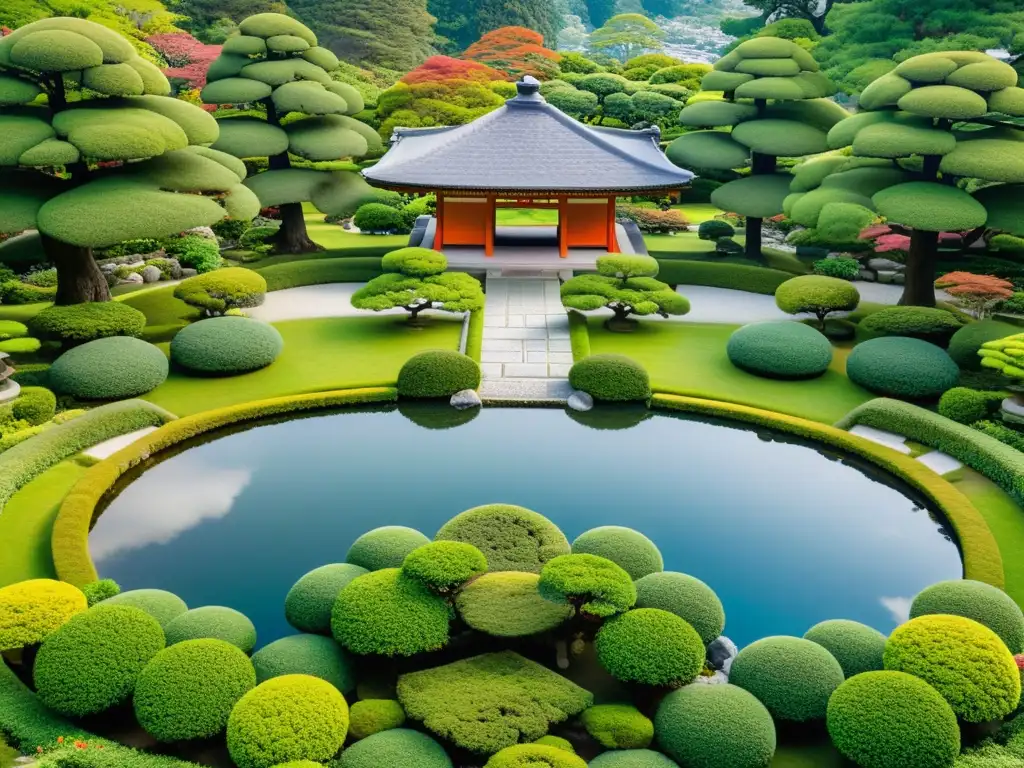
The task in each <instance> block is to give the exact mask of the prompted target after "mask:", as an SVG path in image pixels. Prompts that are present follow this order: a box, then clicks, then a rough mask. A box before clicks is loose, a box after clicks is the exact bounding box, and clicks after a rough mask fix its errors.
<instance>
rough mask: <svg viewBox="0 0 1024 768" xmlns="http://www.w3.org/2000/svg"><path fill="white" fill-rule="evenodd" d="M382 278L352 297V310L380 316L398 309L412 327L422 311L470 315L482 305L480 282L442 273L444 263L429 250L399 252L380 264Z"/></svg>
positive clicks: (459, 273)
mask: <svg viewBox="0 0 1024 768" xmlns="http://www.w3.org/2000/svg"><path fill="white" fill-rule="evenodd" d="M381 266H382V267H383V269H384V274H383V275H380V276H379V277H375V278H373V279H372V280H371V281H370V282H368V283H367V284H366V285H364V286H363V287H362V288H360V289H359V290H358V291H356V292H355V293H353V294H352V306H353V307H355V308H356V309H370V310H373V311H374V312H380V311H382V310H385V309H395V308H396V307H401V308H402V309H404V310H405V311H406V312H408V313H409V322H410V323H416V321H417V318H418V317H419V314H420V312H422V311H423V310H425V309H440V310H441V311H443V312H474V311H476V310H478V309H481V308H482V307H483V305H484V293H483V290H482V289H481V287H480V281H479V280H477V279H476V278H475V277H471V276H470V275H467V274H466V273H465V272H445V270H446V269H447V268H448V259H446V258H445V256H444V254H443V253H441V252H440V251H432V250H430V249H429V248H400V249H399V250H397V251H392V252H391V253H389V254H387V255H386V256H384V258H383V259H382V260H381Z"/></svg>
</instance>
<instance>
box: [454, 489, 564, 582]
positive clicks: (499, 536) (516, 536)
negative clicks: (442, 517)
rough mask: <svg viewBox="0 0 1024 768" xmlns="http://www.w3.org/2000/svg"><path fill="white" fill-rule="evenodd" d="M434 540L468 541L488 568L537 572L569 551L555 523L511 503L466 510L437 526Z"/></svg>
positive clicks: (492, 569)
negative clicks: (553, 559) (478, 552)
mask: <svg viewBox="0 0 1024 768" xmlns="http://www.w3.org/2000/svg"><path fill="white" fill-rule="evenodd" d="M434 540H435V541H464V542H466V543H467V544H472V545H473V546H475V547H476V548H477V549H479V550H480V551H481V552H483V553H484V557H486V558H487V568H488V570H490V571H527V572H530V573H540V570H541V568H543V567H544V564H545V563H546V562H548V561H549V560H551V559H552V558H554V557H558V556H559V555H566V554H569V541H568V540H567V539H566V538H565V534H563V533H562V532H561V531H560V530H559V529H558V526H556V525H555V524H554V523H552V522H551V521H550V520H548V519H547V518H546V517H544V515H541V514H539V513H537V512H533V511H532V510H529V509H526V508H525V507H517V506H514V505H512V504H485V505H483V506H480V507H474V508H473V509H467V510H466V511H465V512H462V513H460V514H458V515H456V516H455V517H453V518H452V519H451V520H449V521H448V522H447V523H445V524H444V525H443V526H441V529H440V530H439V531H438V532H437V535H436V536H434Z"/></svg>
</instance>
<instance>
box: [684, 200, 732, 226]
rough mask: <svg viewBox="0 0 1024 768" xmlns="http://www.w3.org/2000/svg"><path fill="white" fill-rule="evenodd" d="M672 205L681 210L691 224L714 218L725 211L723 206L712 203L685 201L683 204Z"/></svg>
mask: <svg viewBox="0 0 1024 768" xmlns="http://www.w3.org/2000/svg"><path fill="white" fill-rule="evenodd" d="M672 207H673V208H674V209H675V210H677V211H681V212H682V214H683V216H685V217H686V220H687V221H689V222H690V223H691V224H700V223H701V222H702V221H707V220H708V219H713V218H715V216H718V215H719V214H720V213H723V211H722V209H721V208H719V207H718V206H715V205H712V204H711V203H683V204H682V205H673V206H672Z"/></svg>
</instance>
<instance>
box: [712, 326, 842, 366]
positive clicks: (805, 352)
mask: <svg viewBox="0 0 1024 768" xmlns="http://www.w3.org/2000/svg"><path fill="white" fill-rule="evenodd" d="M726 354H727V355H728V356H729V362H731V363H732V364H733V365H735V366H736V367H737V368H740V369H742V370H744V371H747V372H748V373H753V374H755V375H757V376H765V377H769V378H777V379H806V378H810V377H812V376H821V374H823V373H824V372H825V371H827V370H828V367H829V365H830V364H831V362H832V345H831V344H829V341H828V339H827V338H825V336H824V335H822V334H821V333H819V332H818V331H816V330H815V329H814V328H811V327H810V326H808V325H804V324H803V323H794V322H792V321H790V320H771V321H768V322H764V323H752V324H751V325H745V326H743V327H742V328H737V329H736V330H735V331H733V333H732V335H731V336H729V343H728V344H727V345H726Z"/></svg>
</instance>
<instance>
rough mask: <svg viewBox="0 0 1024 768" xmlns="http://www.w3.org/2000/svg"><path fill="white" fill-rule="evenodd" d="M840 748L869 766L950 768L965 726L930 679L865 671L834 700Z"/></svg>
mask: <svg viewBox="0 0 1024 768" xmlns="http://www.w3.org/2000/svg"><path fill="white" fill-rule="evenodd" d="M827 722H828V733H829V736H831V737H832V743H833V744H834V745H835V747H836V749H838V750H839V751H840V752H842V753H843V755H845V756H846V757H848V758H849V759H850V760H853V761H854V762H855V763H856V764H857V765H859V766H863V768H904V766H910V765H912V766H914V767H915V768H949V766H951V765H953V762H954V760H956V757H957V755H958V754H959V753H960V728H959V726H958V724H957V721H956V715H954V714H953V710H952V709H950V707H949V704H947V703H946V701H945V700H944V699H943V698H942V696H940V695H939V693H938V692H937V691H936V690H935V689H934V688H932V687H931V686H930V685H928V683H926V682H925V681H924V680H921V679H919V678H917V677H914V676H913V675H908V674H905V673H903V672H865V673H864V674H861V675H857V676H856V677H852V678H850V679H849V680H847V681H846V682H845V683H843V684H842V685H840V686H839V687H838V688H837V689H836V690H835V693H833V694H832V698H831V699H829V703H828V721H827Z"/></svg>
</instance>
